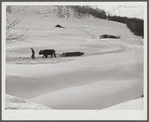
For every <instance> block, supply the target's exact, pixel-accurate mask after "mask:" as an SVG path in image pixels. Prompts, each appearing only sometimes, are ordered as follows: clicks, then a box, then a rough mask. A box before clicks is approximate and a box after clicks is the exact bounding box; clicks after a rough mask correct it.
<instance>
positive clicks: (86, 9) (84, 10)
mask: <svg viewBox="0 0 149 122" xmlns="http://www.w3.org/2000/svg"><path fill="white" fill-rule="evenodd" d="M71 8H72V9H74V11H75V12H77V13H79V14H82V16H83V15H84V16H85V15H86V14H89V15H92V16H94V17H97V18H101V19H106V18H107V17H106V12H105V11H104V10H101V9H99V8H95V9H94V8H92V7H90V6H71Z"/></svg>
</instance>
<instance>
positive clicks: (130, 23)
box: [108, 16, 144, 37]
mask: <svg viewBox="0 0 149 122" xmlns="http://www.w3.org/2000/svg"><path fill="white" fill-rule="evenodd" d="M108 20H112V21H117V22H121V23H125V24H126V25H127V27H128V28H129V29H130V30H131V32H133V33H134V34H135V35H137V36H142V37H144V20H142V19H138V18H127V17H120V16H108Z"/></svg>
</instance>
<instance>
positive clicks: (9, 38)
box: [6, 6, 29, 43]
mask: <svg viewBox="0 0 149 122" xmlns="http://www.w3.org/2000/svg"><path fill="white" fill-rule="evenodd" d="M27 7H28V6H25V7H22V9H18V10H17V12H16V13H18V12H19V11H21V10H22V11H24V10H25V9H26V8H27ZM12 8H13V7H12V6H7V7H6V18H7V19H6V21H7V22H6V23H7V25H6V42H7V43H8V42H13V41H14V40H18V39H23V38H25V36H26V33H27V32H28V31H29V29H26V30H24V31H23V32H21V33H17V32H12V29H13V28H14V27H15V26H16V25H18V24H19V23H20V22H21V21H22V20H23V18H24V17H25V15H26V14H27V12H26V13H25V14H24V15H23V16H22V17H21V18H19V17H18V16H17V14H16V17H15V19H12V18H11V14H12ZM13 14H14V13H13Z"/></svg>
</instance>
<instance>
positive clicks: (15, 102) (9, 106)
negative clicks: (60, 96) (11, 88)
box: [5, 95, 51, 110]
mask: <svg viewBox="0 0 149 122" xmlns="http://www.w3.org/2000/svg"><path fill="white" fill-rule="evenodd" d="M5 109H6V110H25V109H27V110H50V109H51V108H49V107H46V106H44V105H40V104H35V103H31V102H27V101H25V100H23V99H20V98H18V97H14V96H10V95H6V99H5Z"/></svg>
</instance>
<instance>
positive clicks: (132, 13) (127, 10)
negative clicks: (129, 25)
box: [98, 5, 144, 19]
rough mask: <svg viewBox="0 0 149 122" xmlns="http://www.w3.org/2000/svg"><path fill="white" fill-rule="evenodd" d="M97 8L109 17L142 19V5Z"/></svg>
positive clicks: (100, 6)
mask: <svg viewBox="0 0 149 122" xmlns="http://www.w3.org/2000/svg"><path fill="white" fill-rule="evenodd" d="M98 7H99V8H100V9H103V10H105V11H106V12H107V13H109V14H111V15H117V16H126V17H136V18H141V19H143V18H144V7H143V5H134V6H133V5H105V6H103V5H98Z"/></svg>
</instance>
